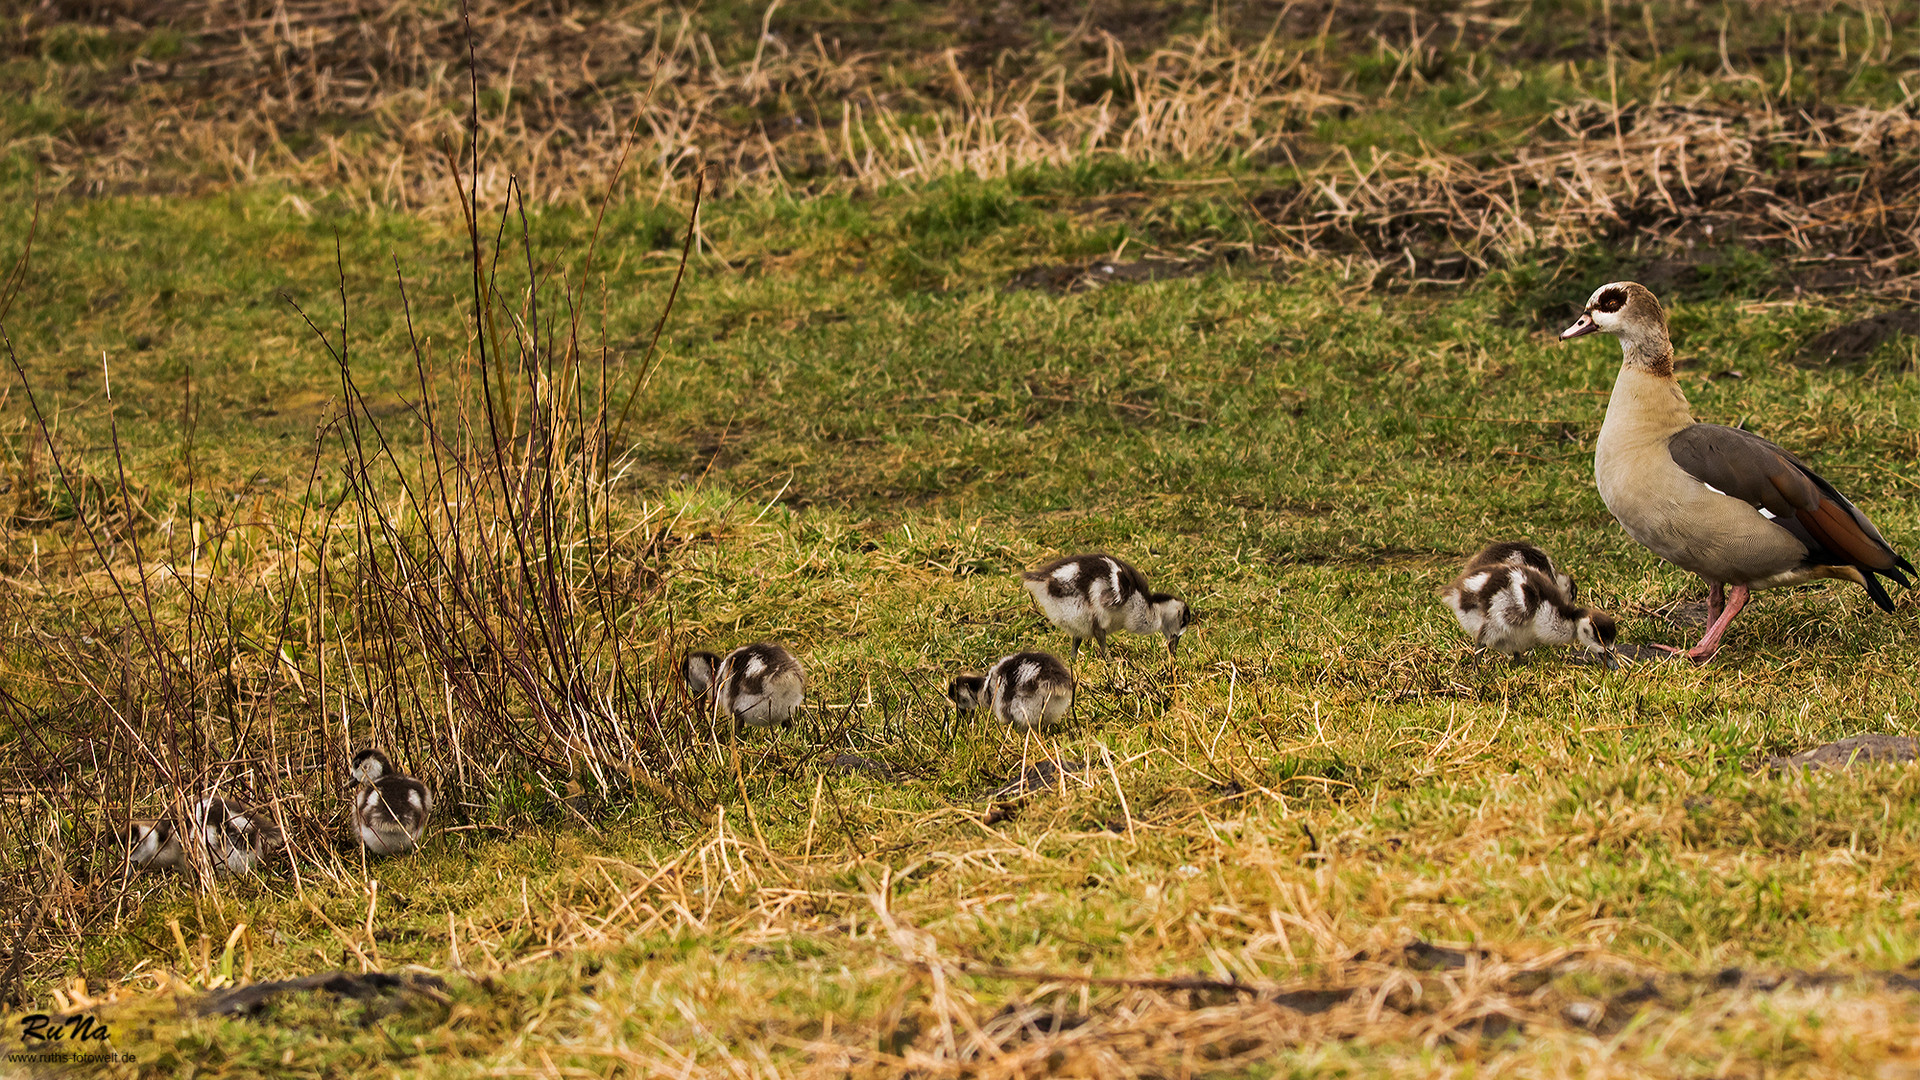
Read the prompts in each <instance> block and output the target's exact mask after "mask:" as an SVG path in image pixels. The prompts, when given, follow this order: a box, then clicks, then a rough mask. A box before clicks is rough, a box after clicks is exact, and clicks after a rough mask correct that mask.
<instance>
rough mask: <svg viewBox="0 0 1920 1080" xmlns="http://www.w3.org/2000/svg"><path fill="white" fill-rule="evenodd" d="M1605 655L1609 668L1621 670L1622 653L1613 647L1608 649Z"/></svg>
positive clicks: (1609, 669)
mask: <svg viewBox="0 0 1920 1080" xmlns="http://www.w3.org/2000/svg"><path fill="white" fill-rule="evenodd" d="M1605 656H1606V660H1607V670H1608V671H1619V670H1620V654H1618V653H1616V652H1615V651H1614V650H1612V649H1608V650H1607V651H1606V653H1605Z"/></svg>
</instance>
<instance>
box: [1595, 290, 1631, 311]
mask: <svg viewBox="0 0 1920 1080" xmlns="http://www.w3.org/2000/svg"><path fill="white" fill-rule="evenodd" d="M1626 305H1627V295H1626V294H1625V293H1623V292H1619V291H1617V290H1616V291H1613V292H1606V293H1602V294H1600V303H1599V304H1597V305H1595V306H1597V307H1598V308H1599V309H1600V310H1601V311H1604V312H1606V313H1607V314H1609V315H1611V314H1613V313H1614V312H1616V311H1619V310H1620V309H1621V308H1623V307H1625V306H1626Z"/></svg>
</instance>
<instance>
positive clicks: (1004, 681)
mask: <svg viewBox="0 0 1920 1080" xmlns="http://www.w3.org/2000/svg"><path fill="white" fill-rule="evenodd" d="M947 698H948V700H950V701H952V702H953V705H954V708H956V709H959V710H960V711H961V712H963V713H964V712H971V711H972V710H974V709H977V708H980V707H981V706H982V705H985V706H986V707H987V708H988V709H990V710H991V711H992V712H993V715H995V716H997V717H999V718H1000V719H1001V720H1003V721H1005V722H1006V723H1007V724H1008V725H1010V726H1012V727H1015V728H1019V729H1021V730H1026V729H1029V728H1036V727H1050V726H1052V725H1054V724H1057V723H1059V722H1060V718H1061V717H1063V716H1065V715H1067V712H1068V710H1070V709H1072V708H1073V672H1072V671H1069V670H1068V669H1067V665H1065V664H1063V663H1061V662H1060V658H1059V657H1057V656H1055V655H1053V654H1052V653H1044V652H1023V653H1014V654H1013V655H1012V656H1003V657H1001V658H1000V659H998V660H995V661H994V662H993V666H992V667H989V668H988V669H987V673H986V674H985V675H973V674H967V675H958V676H955V677H954V680H953V681H952V682H951V683H948V684H947Z"/></svg>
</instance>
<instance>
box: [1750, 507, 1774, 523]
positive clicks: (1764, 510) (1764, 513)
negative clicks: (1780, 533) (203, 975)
mask: <svg viewBox="0 0 1920 1080" xmlns="http://www.w3.org/2000/svg"><path fill="white" fill-rule="evenodd" d="M1754 509H1756V510H1758V511H1760V516H1761V517H1763V518H1766V519H1767V520H1768V521H1772V520H1773V511H1771V510H1769V509H1767V508H1766V507H1764V506H1756V507H1754Z"/></svg>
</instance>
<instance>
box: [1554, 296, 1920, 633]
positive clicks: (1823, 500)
mask: <svg viewBox="0 0 1920 1080" xmlns="http://www.w3.org/2000/svg"><path fill="white" fill-rule="evenodd" d="M1596 332H1604V333H1608V334H1613V335H1615V336H1616V337H1618V338H1619V339H1620V347H1621V349H1622V350H1623V352H1624V353H1625V357H1624V360H1623V362H1622V363H1621V365H1620V376H1619V378H1618V379H1616V380H1615V381H1614V384H1613V397H1612V398H1611V399H1610V400H1609V401H1608V402H1607V419H1606V422H1605V423H1603V424H1602V425H1601V426H1600V439H1599V443H1598V445H1597V447H1596V449H1595V453H1594V459H1593V466H1594V469H1593V471H1594V478H1595V480H1597V481H1598V483H1599V487H1600V497H1601V499H1603V500H1605V501H1606V504H1607V509H1608V510H1610V511H1612V512H1613V516H1614V518H1615V519H1616V520H1617V521H1619V522H1620V525H1621V527H1623V528H1625V529H1626V530H1627V535H1629V536H1631V537H1633V538H1634V539H1635V540H1638V541H1639V542H1640V543H1641V544H1643V545H1645V546H1646V547H1647V548H1648V549H1649V550H1651V551H1652V552H1653V553H1654V554H1655V555H1658V556H1660V557H1661V558H1663V559H1665V560H1667V561H1668V562H1670V563H1672V564H1674V565H1675V566H1678V567H1680V568H1681V569H1683V570H1691V571H1692V572H1694V573H1695V574H1698V575H1700V577H1701V578H1703V579H1705V581H1706V582H1707V585H1708V587H1709V593H1708V599H1707V613H1708V622H1709V625H1708V626H1707V631H1706V634H1705V635H1704V636H1702V637H1701V639H1700V642H1699V644H1697V645H1695V646H1694V647H1693V648H1691V649H1687V650H1685V651H1684V652H1682V651H1681V650H1679V649H1671V648H1669V649H1668V651H1669V652H1673V653H1678V654H1680V655H1684V656H1686V657H1687V658H1688V659H1690V660H1696V661H1704V660H1706V659H1707V658H1708V657H1710V656H1712V655H1713V654H1714V651H1715V650H1716V649H1718V648H1719V646H1720V637H1721V635H1722V634H1724V633H1726V629H1727V624H1729V623H1731V622H1732V621H1733V617H1734V616H1735V615H1737V614H1739V613H1740V609H1741V608H1742V607H1745V606H1746V603H1747V596H1748V593H1749V592H1750V591H1751V590H1755V589H1771V588H1776V587H1778V586H1781V585H1797V584H1800V583H1801V582H1806V581H1813V580H1816V579H1819V578H1840V579H1842V580H1846V581H1851V582H1853V583H1855V584H1857V585H1859V586H1861V587H1862V588H1864V589H1866V590H1867V595H1868V596H1870V597H1872V598H1873V602H1874V603H1875V604H1878V605H1879V606H1880V607H1881V609H1882V610H1885V611H1892V610H1893V600H1892V599H1891V598H1890V597H1888V596H1887V590H1886V589H1885V588H1884V587H1882V585H1881V584H1880V582H1879V580H1878V579H1877V577H1876V575H1881V574H1884V575H1886V576H1887V577H1889V578H1892V579H1893V580H1894V581H1897V582H1899V583H1900V584H1901V585H1906V584H1908V582H1907V577H1906V575H1907V574H1909V573H1913V572H1914V570H1913V564H1912V563H1909V562H1908V561H1907V560H1906V559H1904V558H1902V557H1901V556H1900V555H1899V554H1897V553H1896V552H1895V551H1894V550H1893V549H1892V548H1891V547H1889V546H1888V544H1887V542H1886V540H1885V539H1884V538H1882V537H1881V535H1880V530H1878V529H1876V528H1874V527H1873V523H1872V522H1870V521H1868V520H1867V516H1866V515H1865V514H1862V513H1861V512H1860V511H1859V510H1858V509H1857V508H1856V507H1855V506H1854V505H1853V504H1852V503H1850V502H1848V501H1847V500H1846V497H1845V496H1843V495H1841V494H1840V493H1839V492H1838V491H1836V490H1834V487H1833V485H1832V484H1830V483H1828V482H1827V481H1826V480H1825V479H1823V478H1822V477H1821V476H1820V475H1819V474H1817V473H1815V472H1814V471H1813V470H1812V469H1810V468H1808V467H1807V466H1806V464H1805V463H1803V462H1802V461H1801V460H1800V459H1799V458H1796V457H1794V456H1793V455H1792V454H1790V453H1788V452H1787V451H1785V450H1783V449H1781V448H1780V447H1778V446H1775V445H1774V444H1773V443H1770V442H1768V441H1767V440H1765V439H1762V438H1760V437H1759V436H1757V435H1754V434H1751V433H1749V432H1745V431H1741V430H1739V429H1737V428H1730V427H1722V426H1720V425H1718V424H1697V423H1695V422H1694V420H1693V414H1692V413H1691V412H1690V411H1689V410H1688V408H1687V398H1686V395H1684V394H1682V393H1681V392H1680V385H1679V384H1678V383H1677V382H1675V381H1674V378H1673V346H1672V344H1671V343H1670V342H1669V341H1668V338H1667V316H1666V312H1665V311H1663V310H1661V307H1660V301H1659V300H1657V299H1655V297H1654V295H1653V293H1652V292H1650V291H1648V290H1647V288H1646V287H1645V286H1643V285H1639V284H1636V283H1634V282H1631V281H1616V282H1614V283H1612V284H1610V285H1602V286H1601V287H1600V288H1598V289H1596V290H1595V291H1594V294H1593V296H1592V297H1591V298H1589V299H1588V300H1587V306H1586V310H1585V311H1583V312H1581V314H1580V318H1579V319H1577V320H1575V322H1574V324H1573V325H1572V326H1569V327H1567V328H1566V329H1565V330H1563V331H1561V333H1560V337H1561V339H1562V340H1567V339H1570V338H1577V337H1580V336H1582V335H1585V334H1592V333H1596ZM1663 648H1666V647H1665V646H1663Z"/></svg>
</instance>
